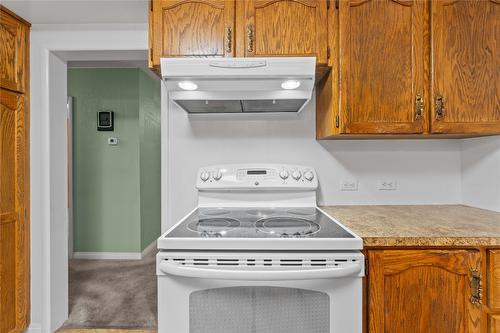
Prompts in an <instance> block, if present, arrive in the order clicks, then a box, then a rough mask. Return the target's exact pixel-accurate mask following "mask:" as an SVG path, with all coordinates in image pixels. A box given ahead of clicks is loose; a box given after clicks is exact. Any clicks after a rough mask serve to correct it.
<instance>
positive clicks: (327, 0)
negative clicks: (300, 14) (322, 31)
mask: <svg viewBox="0 0 500 333" xmlns="http://www.w3.org/2000/svg"><path fill="white" fill-rule="evenodd" d="M326 9H330V0H326Z"/></svg>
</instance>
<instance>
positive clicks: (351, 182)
mask: <svg viewBox="0 0 500 333" xmlns="http://www.w3.org/2000/svg"><path fill="white" fill-rule="evenodd" d="M340 190H341V191H357V190H358V181H357V180H356V179H347V180H343V181H342V182H341V183H340Z"/></svg>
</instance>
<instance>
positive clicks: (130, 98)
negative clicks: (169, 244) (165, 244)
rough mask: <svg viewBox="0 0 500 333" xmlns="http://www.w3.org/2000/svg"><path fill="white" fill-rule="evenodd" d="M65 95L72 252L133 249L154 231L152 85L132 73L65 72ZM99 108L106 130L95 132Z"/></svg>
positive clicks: (156, 143)
mask: <svg viewBox="0 0 500 333" xmlns="http://www.w3.org/2000/svg"><path fill="white" fill-rule="evenodd" d="M68 95H69V96H73V97H74V101H73V209H74V216H73V223H74V227H73V229H74V251H75V252H140V251H142V250H143V249H144V248H145V247H146V246H147V245H149V244H150V243H151V242H152V241H153V240H154V239H155V238H156V237H157V236H158V235H159V233H160V217H159V214H160V196H159V194H158V195H156V194H157V193H159V186H160V165H159V163H160V160H159V158H160V157H159V156H160V133H159V128H160V105H159V100H160V84H159V81H157V80H154V79H152V78H151V77H149V76H148V75H146V74H145V73H144V72H143V71H142V70H139V69H69V70H68ZM100 110H112V111H114V113H115V130H114V132H98V131H97V129H96V117H97V112H98V111H100ZM111 136H112V137H117V138H118V139H119V140H120V141H119V144H118V145H117V146H110V145H108V143H107V139H108V138H109V137H111ZM142 149H144V151H143V152H142V151H141V150H142ZM142 158H148V159H152V160H151V163H150V164H148V163H149V162H148V163H141V160H142ZM144 162H147V161H144ZM141 168H145V169H144V170H141ZM146 172H147V173H148V175H149V178H148V179H146V177H143V176H142V174H143V173H146ZM143 180H145V181H147V183H142V181H143ZM143 196H144V198H143ZM142 205H145V206H144V207H142Z"/></svg>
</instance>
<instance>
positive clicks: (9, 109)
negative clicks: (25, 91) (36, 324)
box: [0, 89, 30, 333]
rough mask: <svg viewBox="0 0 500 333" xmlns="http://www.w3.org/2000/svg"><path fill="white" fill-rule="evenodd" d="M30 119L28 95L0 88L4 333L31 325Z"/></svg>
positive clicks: (0, 316) (0, 330)
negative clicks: (27, 208)
mask: <svg viewBox="0 0 500 333" xmlns="http://www.w3.org/2000/svg"><path fill="white" fill-rule="evenodd" d="M26 118H27V115H26V110H25V97H24V95H21V94H17V93H14V92H11V91H8V90H5V89H0V333H19V332H22V331H24V329H25V328H26V326H27V322H28V307H29V290H30V289H29V260H28V254H29V239H28V235H29V231H28V227H27V223H26V215H25V192H26V186H27V184H26V177H27V167H26V154H27V149H26V142H27V141H26V140H27V138H26V136H25V134H26V131H27V129H26Z"/></svg>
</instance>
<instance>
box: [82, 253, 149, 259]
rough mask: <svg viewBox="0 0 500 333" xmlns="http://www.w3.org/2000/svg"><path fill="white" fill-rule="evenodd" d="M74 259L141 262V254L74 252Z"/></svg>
mask: <svg viewBox="0 0 500 333" xmlns="http://www.w3.org/2000/svg"><path fill="white" fill-rule="evenodd" d="M73 259H90V260H108V259H109V260H141V259H142V254H141V252H74V253H73Z"/></svg>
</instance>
